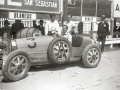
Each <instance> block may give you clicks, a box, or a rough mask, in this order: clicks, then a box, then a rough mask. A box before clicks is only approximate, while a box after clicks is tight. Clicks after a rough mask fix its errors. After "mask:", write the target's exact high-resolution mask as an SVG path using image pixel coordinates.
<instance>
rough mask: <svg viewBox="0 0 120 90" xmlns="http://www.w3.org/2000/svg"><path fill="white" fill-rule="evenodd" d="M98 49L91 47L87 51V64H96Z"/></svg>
mask: <svg viewBox="0 0 120 90" xmlns="http://www.w3.org/2000/svg"><path fill="white" fill-rule="evenodd" d="M99 54H100V53H99V51H98V49H96V48H91V49H90V50H89V51H88V53H87V61H88V63H89V64H96V63H97V61H99V58H100V56H99Z"/></svg>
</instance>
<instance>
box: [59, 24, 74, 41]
mask: <svg viewBox="0 0 120 90" xmlns="http://www.w3.org/2000/svg"><path fill="white" fill-rule="evenodd" d="M61 35H62V36H63V37H65V38H67V39H68V40H69V41H70V42H71V43H72V36H71V34H70V33H69V32H68V26H67V25H63V30H62V34H61Z"/></svg>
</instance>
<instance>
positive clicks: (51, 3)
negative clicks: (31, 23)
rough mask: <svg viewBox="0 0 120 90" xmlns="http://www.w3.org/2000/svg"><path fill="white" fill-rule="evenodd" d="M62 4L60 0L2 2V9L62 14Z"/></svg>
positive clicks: (0, 4)
mask: <svg viewBox="0 0 120 90" xmlns="http://www.w3.org/2000/svg"><path fill="white" fill-rule="evenodd" d="M60 4H61V3H60V0H0V9H2V10H14V11H27V12H41V13H57V14H60Z"/></svg>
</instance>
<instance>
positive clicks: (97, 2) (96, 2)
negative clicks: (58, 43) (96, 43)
mask: <svg viewBox="0 0 120 90" xmlns="http://www.w3.org/2000/svg"><path fill="white" fill-rule="evenodd" d="M97 6H98V0H96V10H95V17H96V20H97Z"/></svg>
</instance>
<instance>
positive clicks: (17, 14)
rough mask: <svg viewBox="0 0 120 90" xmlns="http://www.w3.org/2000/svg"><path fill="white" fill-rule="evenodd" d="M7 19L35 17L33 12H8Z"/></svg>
mask: <svg viewBox="0 0 120 90" xmlns="http://www.w3.org/2000/svg"><path fill="white" fill-rule="evenodd" d="M9 19H22V20H24V19H32V20H35V19H36V14H35V13H22V12H9Z"/></svg>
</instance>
